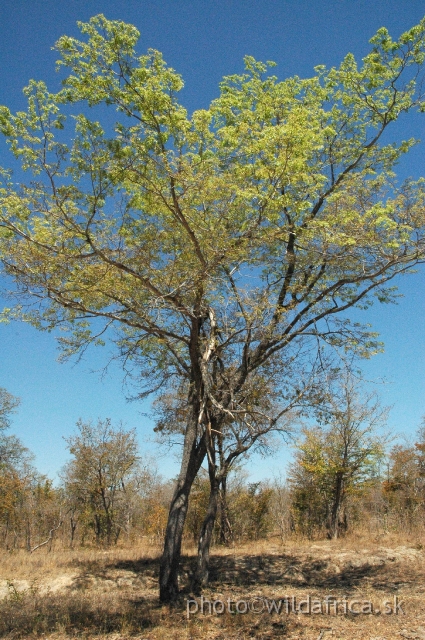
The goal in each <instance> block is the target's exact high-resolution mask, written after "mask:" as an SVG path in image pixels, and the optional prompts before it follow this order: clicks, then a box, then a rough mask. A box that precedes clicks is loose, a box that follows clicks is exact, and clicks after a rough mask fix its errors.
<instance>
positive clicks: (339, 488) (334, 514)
mask: <svg viewBox="0 0 425 640" xmlns="http://www.w3.org/2000/svg"><path fill="white" fill-rule="evenodd" d="M343 485H344V476H343V473H342V472H341V471H339V472H338V473H337V474H336V478H335V491H334V500H333V505H332V511H331V522H330V527H329V537H330V538H333V539H334V540H336V539H337V538H338V534H339V514H340V511H341V505H342V499H343Z"/></svg>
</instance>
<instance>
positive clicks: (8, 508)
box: [0, 389, 425, 551]
mask: <svg viewBox="0 0 425 640" xmlns="http://www.w3.org/2000/svg"><path fill="white" fill-rule="evenodd" d="M348 391H349V393H347V397H346V398H345V403H344V398H341V397H339V398H338V405H335V407H334V409H333V411H331V412H330V414H329V415H328V416H327V419H326V420H324V421H323V424H322V425H320V424H314V425H313V426H304V427H302V428H301V429H300V431H299V438H298V440H296V439H294V456H293V461H292V463H291V464H290V465H289V467H288V468H287V469H286V476H285V479H280V480H276V481H274V482H273V483H270V482H269V483H266V482H256V483H253V482H250V480H249V473H248V472H247V470H246V468H244V467H243V466H242V465H240V466H237V467H235V468H233V470H232V472H231V473H230V475H229V476H228V477H227V478H226V482H223V483H222V484H221V486H220V495H219V506H218V514H217V518H216V521H215V524H214V532H213V542H214V543H215V544H220V543H221V544H232V543H240V542H245V541H250V540H258V539H261V538H265V537H267V536H271V535H277V536H280V538H281V539H282V540H285V539H287V538H289V537H291V536H300V535H301V536H305V537H307V538H310V539H313V538H321V537H328V538H336V537H339V536H341V535H347V534H349V533H352V532H356V531H367V532H369V533H370V534H372V535H381V534H383V533H388V532H400V533H409V534H411V533H412V534H414V533H415V532H416V531H418V532H419V531H420V530H421V528H422V526H423V521H424V517H425V425H424V426H422V427H421V428H420V429H419V431H418V433H417V437H416V441H415V442H414V443H413V444H410V445H407V444H406V445H404V446H402V445H399V444H397V445H396V446H392V447H389V446H388V438H386V437H385V436H383V435H382V432H381V431H379V427H380V426H382V424H384V422H385V418H386V411H385V410H382V409H381V408H380V407H379V404H378V403H377V402H376V401H375V399H374V398H373V397H372V396H369V397H366V398H365V397H363V398H360V397H359V396H358V394H357V392H354V393H353V389H348ZM356 394H357V395H356ZM17 404H18V401H17V400H16V398H14V397H13V396H11V395H10V394H8V393H7V392H6V391H5V390H3V389H0V545H1V546H2V547H3V548H4V549H7V550H13V549H18V548H24V549H27V550H28V551H33V550H35V549H37V548H39V546H45V547H46V548H51V547H52V545H56V546H57V545H61V546H64V547H75V546H92V545H96V546H110V545H116V544H134V543H137V541H138V540H140V539H141V538H145V539H147V540H148V541H149V542H151V543H152V544H159V543H161V542H162V540H163V536H164V529H165V526H166V522H167V514H168V507H169V501H170V498H171V494H172V489H173V482H172V481H165V480H163V479H162V478H161V476H159V475H158V473H157V470H156V468H155V464H154V462H153V461H152V460H149V459H143V458H142V457H141V455H140V452H139V449H138V445H137V442H136V437H135V433H134V431H131V430H125V429H124V428H123V427H122V426H118V427H115V426H113V425H112V424H111V422H110V421H109V420H105V421H98V422H97V423H90V422H83V421H80V422H78V424H77V429H76V432H75V435H74V436H72V437H71V438H69V439H68V440H67V446H68V450H69V453H70V460H69V462H68V463H67V465H66V466H65V467H64V469H63V471H62V473H61V478H60V483H58V485H56V486H55V485H54V484H53V482H52V480H51V479H49V478H47V477H46V476H43V475H42V474H40V473H38V471H37V469H36V468H35V467H34V464H33V457H32V455H31V454H30V452H29V451H28V450H27V449H26V448H25V447H24V446H23V445H22V443H21V442H20V441H19V439H18V438H16V437H15V436H13V435H8V434H7V433H6V431H7V429H8V428H9V426H10V415H11V414H12V413H13V411H14V410H15V409H16V407H17ZM209 496H210V480H209V477H208V473H207V472H206V471H202V472H201V473H200V474H199V475H198V477H197V479H196V480H195V484H194V487H193V490H192V494H191V501H190V507H189V513H188V517H187V521H186V531H185V539H186V541H187V542H188V543H190V542H192V541H193V542H194V543H195V544H196V541H197V539H198V536H199V531H200V529H201V527H202V523H203V521H204V518H205V513H206V510H207V508H208V500H209Z"/></svg>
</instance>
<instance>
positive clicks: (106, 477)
mask: <svg viewBox="0 0 425 640" xmlns="http://www.w3.org/2000/svg"><path fill="white" fill-rule="evenodd" d="M77 428H78V433H77V435H74V436H72V437H70V438H67V439H66V441H67V443H68V449H69V451H70V453H71V454H72V456H73V459H72V460H71V461H70V462H68V464H67V465H66V466H65V469H64V472H63V482H64V487H65V491H66V494H67V496H68V497H69V499H70V502H73V503H75V504H76V505H77V506H78V509H79V511H80V513H81V514H82V515H83V518H85V519H86V522H88V523H89V525H90V526H91V527H92V528H93V530H94V532H95V536H96V541H97V542H98V543H106V544H107V545H110V544H111V543H112V542H117V540H118V537H119V535H120V532H121V530H122V529H123V526H124V522H125V510H126V500H127V482H128V481H129V480H130V479H131V478H132V476H133V474H134V473H135V471H136V469H137V461H138V455H137V443H136V436H135V433H134V430H131V431H124V429H123V428H122V427H120V428H118V429H115V428H114V427H112V425H111V421H110V420H109V419H107V420H105V421H101V420H99V421H98V423H97V424H96V425H93V424H92V423H91V422H83V421H82V420H79V422H78V423H77Z"/></svg>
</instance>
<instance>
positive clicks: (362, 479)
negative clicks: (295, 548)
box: [290, 374, 388, 538]
mask: <svg viewBox="0 0 425 640" xmlns="http://www.w3.org/2000/svg"><path fill="white" fill-rule="evenodd" d="M324 409H325V411H324V415H326V416H327V420H328V422H327V424H326V426H325V427H313V428H306V429H304V440H303V441H302V442H300V443H299V444H298V447H297V452H296V455H295V463H294V464H293V465H292V468H291V473H290V482H291V483H292V487H293V496H294V508H295V510H296V512H297V513H298V516H299V517H301V518H302V519H306V520H307V529H308V530H309V532H310V533H311V530H312V527H311V525H312V524H313V525H316V526H317V525H319V524H322V525H325V526H326V528H327V532H328V536H329V537H331V538H337V537H338V535H339V534H340V532H341V531H345V530H346V529H347V525H348V523H347V513H346V511H345V512H344V511H343V510H344V507H345V506H346V503H347V499H348V497H349V495H350V494H351V493H352V492H353V491H355V490H359V489H360V488H361V487H362V486H364V485H365V483H366V482H367V481H368V479H369V478H370V477H373V476H374V475H376V468H377V467H376V465H377V462H378V461H379V460H381V459H382V456H383V453H384V442H385V438H384V437H383V436H382V434H379V432H378V431H377V430H378V429H379V427H381V426H383V425H384V424H385V421H386V418H387V414H388V409H382V408H381V407H380V404H379V401H378V400H377V399H376V397H375V395H374V394H364V395H363V396H362V395H361V392H360V389H359V384H358V382H357V381H356V380H355V379H354V378H353V377H352V376H351V375H350V374H347V375H346V376H345V378H343V379H341V380H340V382H339V388H337V389H335V388H334V389H331V390H330V392H329V393H328V398H327V406H326V408H324Z"/></svg>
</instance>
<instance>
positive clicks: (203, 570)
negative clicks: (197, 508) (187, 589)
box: [193, 477, 220, 594]
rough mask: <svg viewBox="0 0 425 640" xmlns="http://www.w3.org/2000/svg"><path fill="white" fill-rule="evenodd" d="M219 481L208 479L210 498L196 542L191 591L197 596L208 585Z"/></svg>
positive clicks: (213, 478)
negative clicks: (194, 567) (196, 550)
mask: <svg viewBox="0 0 425 640" xmlns="http://www.w3.org/2000/svg"><path fill="white" fill-rule="evenodd" d="M219 487H220V481H219V480H217V478H215V477H210V496H209V500H208V508H207V512H206V514H205V518H204V521H203V523H202V527H201V531H200V533H199V541H198V558H197V564H196V572H195V579H194V584H193V590H194V592H195V593H197V594H199V593H200V591H201V589H202V587H205V586H206V585H207V584H208V573H209V562H210V547H211V542H212V534H213V530H214V523H215V519H216V516H217V509H218V498H219Z"/></svg>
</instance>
